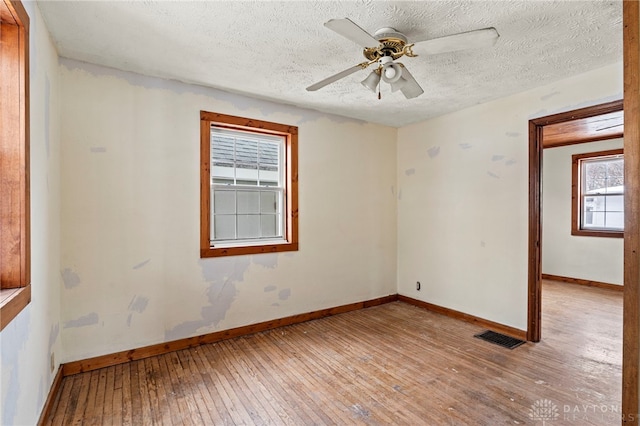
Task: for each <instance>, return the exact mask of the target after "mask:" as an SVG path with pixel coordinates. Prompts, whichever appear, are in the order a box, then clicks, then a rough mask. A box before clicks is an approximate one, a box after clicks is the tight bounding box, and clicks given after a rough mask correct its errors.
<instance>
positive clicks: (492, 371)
mask: <svg viewBox="0 0 640 426" xmlns="http://www.w3.org/2000/svg"><path fill="white" fill-rule="evenodd" d="M480 331H482V329H481V328H480V327H478V326H476V325H474V324H470V323H465V322H461V321H458V320H455V319H453V318H449V317H445V316H442V315H438V314H436V313H433V312H429V311H426V310H424V309H422V308H419V307H416V306H413V305H408V304H405V303H403V302H393V303H388V304H385V305H381V306H376V307H371V308H367V309H363V310H360V311H352V312H347V313H344V314H340V315H335V316H332V317H328V318H323V319H319V320H314V321H311V322H307V323H302V324H296V325H290V326H286V327H282V328H279V329H274V330H269V331H264V332H261V333H257V334H254V335H251V336H246V337H240V338H236V339H231V340H226V341H220V342H217V343H214V344H208V345H203V346H199V347H195V348H192V349H185V350H180V351H177V352H174V353H169V354H164V355H159V356H156V357H152V358H148V359H145V360H141V361H134V362H131V363H128V364H123V365H117V366H113V367H108V368H105V369H102V370H96V371H94V372H88V373H81V374H78V375H76V376H69V377H65V378H64V379H63V382H62V386H61V389H60V395H59V396H58V397H57V402H56V403H55V407H54V410H53V412H52V417H51V424H55V425H58V424H99V423H102V424H124V425H131V424H135V425H137V424H152V425H156V424H157V425H161V424H165V425H180V424H185V425H199V424H213V425H236V424H238V425H240V424H247V425H263V424H264V425H270V424H277V425H281V424H286V425H308V424H318V425H320V424H380V425H383V424H399V425H405V424H406V425H416V424H429V425H441V424H442V425H444V424H455V425H462V424H474V425H498V424H536V421H538V420H542V419H537V420H536V419H535V418H534V417H532V413H533V411H532V410H533V409H534V404H536V403H539V402H540V401H548V402H549V403H550V404H553V405H555V407H556V409H557V413H558V418H554V419H550V418H546V419H545V420H549V421H548V422H547V423H548V424H558V425H560V424H580V425H581V426H582V425H584V426H590V425H591V426H595V425H597V426H603V425H611V424H619V423H620V422H619V413H616V410H618V411H619V409H620V401H621V376H622V373H621V360H622V355H621V354H622V295H621V294H620V292H615V291H611V290H607V289H599V288H593V287H585V286H579V285H574V284H566V283H556V282H551V281H547V280H545V281H543V313H542V341H541V342H540V343H536V344H533V343H526V344H524V345H522V346H520V347H518V348H516V349H514V350H509V349H505V348H502V347H499V346H497V345H493V344H491V343H488V342H485V341H482V340H480V339H477V338H474V337H473V335H474V334H477V333H478V332H480ZM603 407H605V408H607V410H606V411H603V410H604V409H603ZM616 415H618V417H617V418H616ZM539 423H540V422H539V421H538V424H539Z"/></svg>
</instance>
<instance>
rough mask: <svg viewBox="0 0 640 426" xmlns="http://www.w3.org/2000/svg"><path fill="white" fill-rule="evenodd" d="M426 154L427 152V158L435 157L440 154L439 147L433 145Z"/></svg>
mask: <svg viewBox="0 0 640 426" xmlns="http://www.w3.org/2000/svg"><path fill="white" fill-rule="evenodd" d="M427 154H429V158H435V157H437V156H438V154H440V147H439V146H433V147H431V148H429V149H428V150H427Z"/></svg>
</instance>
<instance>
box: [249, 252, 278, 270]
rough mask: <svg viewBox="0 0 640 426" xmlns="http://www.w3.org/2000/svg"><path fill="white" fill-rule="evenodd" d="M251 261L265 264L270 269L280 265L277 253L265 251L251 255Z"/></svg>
mask: <svg viewBox="0 0 640 426" xmlns="http://www.w3.org/2000/svg"><path fill="white" fill-rule="evenodd" d="M251 261H252V262H253V263H255V264H256V265H260V266H263V267H265V268H268V269H275V268H276V266H278V254H277V253H263V254H256V255H253V256H251Z"/></svg>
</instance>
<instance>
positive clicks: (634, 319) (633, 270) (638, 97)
mask: <svg viewBox="0 0 640 426" xmlns="http://www.w3.org/2000/svg"><path fill="white" fill-rule="evenodd" d="M622 10H623V16H622V24H623V30H622V35H623V63H624V111H625V114H624V134H625V136H624V180H625V182H624V184H625V193H626V194H628V195H629V196H625V197H624V230H625V232H624V305H623V306H624V311H623V320H622V413H623V418H622V424H623V425H632V424H633V425H637V424H638V423H639V420H638V415H639V413H640V410H639V403H638V387H639V385H640V381H639V377H638V367H639V364H640V346H639V333H640V310H639V308H638V307H639V305H640V292H639V287H640V76H639V74H640V40H639V38H640V28H639V27H640V2H637V1H624V2H622Z"/></svg>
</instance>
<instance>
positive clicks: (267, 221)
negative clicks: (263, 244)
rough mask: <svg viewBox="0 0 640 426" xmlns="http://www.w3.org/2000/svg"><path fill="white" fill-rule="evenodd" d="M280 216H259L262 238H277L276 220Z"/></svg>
mask: <svg viewBox="0 0 640 426" xmlns="http://www.w3.org/2000/svg"><path fill="white" fill-rule="evenodd" d="M279 216H280V215H275V214H263V215H262V216H260V224H261V226H262V236H263V237H278V236H279V235H278V218H279Z"/></svg>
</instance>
